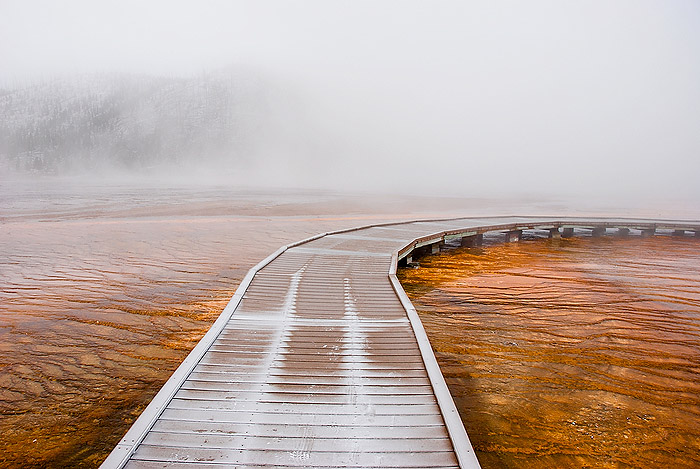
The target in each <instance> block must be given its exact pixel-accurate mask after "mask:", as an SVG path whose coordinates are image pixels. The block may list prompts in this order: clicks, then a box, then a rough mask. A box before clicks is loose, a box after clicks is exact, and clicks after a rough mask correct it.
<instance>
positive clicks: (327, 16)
mask: <svg viewBox="0 0 700 469" xmlns="http://www.w3.org/2000/svg"><path fill="white" fill-rule="evenodd" d="M222 67H232V68H234V69H235V68H242V69H246V70H253V71H255V73H259V74H260V75H261V76H265V77H266V78H267V79H268V80H270V82H273V83H276V84H277V85H278V86H279V89H278V90H277V93H278V94H282V95H284V93H285V92H289V94H290V96H291V95H293V98H290V102H292V103H293V104H289V103H287V104H285V105H284V106H280V108H279V109H278V112H279V115H278V116H277V128H276V129H275V130H274V131H273V132H271V134H270V135H268V136H267V137H268V142H267V145H266V147H265V148H266V151H267V152H268V153H269V155H273V156H269V157H268V158H267V159H265V158H263V160H264V161H263V162H262V163H261V165H264V164H268V166H269V168H267V169H269V170H271V171H273V172H274V171H275V169H274V168H276V171H277V176H276V177H278V178H282V179H283V178H285V177H289V175H290V174H291V175H292V176H293V177H294V178H298V179H299V180H300V181H303V180H304V179H312V180H313V179H317V178H318V176H319V174H321V173H322V172H323V171H324V168H326V169H328V170H332V172H333V173H334V174H342V176H341V177H336V178H327V179H326V180H327V181H333V182H332V183H333V184H338V185H343V184H348V185H351V186H352V185H360V186H362V185H366V186H367V187H376V186H379V185H381V184H383V182H382V181H385V180H387V179H391V180H392V181H394V182H393V184H397V181H405V183H406V184H407V185H415V186H419V187H422V188H427V189H428V190H442V191H444V192H450V191H452V192H465V191H466V193H470V192H472V189H473V191H486V190H490V191H496V192H497V191H501V190H510V189H512V188H513V187H516V186H517V187H525V188H528V189H529V190H531V191H534V192H541V193H556V192H559V191H564V190H571V191H574V192H575V193H579V194H582V195H584V194H587V193H596V192H598V193H604V194H610V195H611V196H617V195H620V194H632V195H642V194H646V195H648V194H657V193H658V194H660V195H661V194H673V195H678V196H682V197H685V198H691V199H692V200H695V201H697V202H698V203H700V183H699V182H698V179H699V177H698V176H700V1H697V0H687V1H674V0H664V1H658V0H650V1H644V0H629V1H620V0H619V1H615V0H601V1H590V0H589V1H564V0H551V1H439V0H438V1H422V2H417V1H409V0H401V1H377V0H375V1H361V0H352V1H333V0H320V1H302V0H299V1H278V2H270V1H252V0H251V1H248V2H241V1H205V0H200V1H172V0H171V1H160V0H157V1H156V0H153V1H143V0H141V1H131V0H119V1H99V0H91V1H87V0H86V1H72V0H65V1H60V2H59V1H37V0H17V1H14V0H0V83H14V82H17V81H22V80H25V79H36V78H46V77H50V76H54V75H57V74H59V75H66V74H69V75H70V74H75V73H83V72H93V71H99V72H104V71H119V72H124V71H127V72H138V73H150V74H168V75H179V74H192V73H199V72H201V71H208V70H216V69H219V68H222ZM265 161H266V162H267V163H265ZM306 182H308V181H306ZM469 188H472V189H469Z"/></svg>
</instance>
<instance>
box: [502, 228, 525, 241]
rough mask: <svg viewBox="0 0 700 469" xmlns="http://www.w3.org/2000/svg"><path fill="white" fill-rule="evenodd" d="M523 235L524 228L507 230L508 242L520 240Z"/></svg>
mask: <svg viewBox="0 0 700 469" xmlns="http://www.w3.org/2000/svg"><path fill="white" fill-rule="evenodd" d="M522 236H523V230H512V231H506V243H515V242H518V241H520V238H521V237H522Z"/></svg>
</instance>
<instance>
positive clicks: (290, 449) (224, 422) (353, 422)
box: [102, 217, 700, 468]
mask: <svg viewBox="0 0 700 469" xmlns="http://www.w3.org/2000/svg"><path fill="white" fill-rule="evenodd" d="M574 228H575V229H578V230H590V232H592V233H593V234H594V235H600V234H602V233H604V232H605V230H606V229H608V228H611V229H612V228H617V229H618V230H619V232H620V233H623V234H627V232H628V231H627V230H630V229H631V230H640V231H641V232H643V233H645V234H653V233H654V231H658V230H671V231H673V232H674V233H675V234H683V232H684V231H683V230H687V231H691V232H695V235H696V236H697V235H698V232H699V231H700V223H697V222H692V223H691V222H675V221H649V220H606V219H587V220H581V219H568V220H557V219H547V218H538V219H530V218H515V217H508V218H481V219H474V218H463V219H451V220H438V221H417V222H409V223H399V224H388V225H376V226H370V227H365V228H359V229H354V230H346V231H341V232H335V233H327V234H323V235H319V236H316V237H313V238H311V239H308V240H304V241H302V242H299V243H295V244H293V245H289V246H285V247H283V248H281V249H280V250H278V251H277V252H275V253H274V254H272V255H271V256H270V257H268V258H267V259H265V260H264V261H262V262H261V263H260V264H258V265H257V266H256V267H254V268H253V269H252V270H251V271H250V272H249V273H248V275H247V276H246V278H245V279H244V280H243V282H242V284H241V285H240V287H239V289H238V291H237V292H236V294H235V295H234V296H233V298H232V299H231V301H230V303H229V304H228V306H227V307H226V309H225V310H224V311H223V313H222V314H221V316H220V317H219V319H218V320H217V321H216V323H215V324H214V325H213V326H212V328H211V329H210V330H209V332H208V333H207V334H206V335H205V337H204V338H203V339H202V341H201V342H200V343H199V344H198V345H197V346H196V347H195V349H194V350H193V351H192V353H190V355H189V356H188V357H187V358H186V359H185V361H184V362H183V363H182V365H181V366H180V367H179V368H178V369H177V371H176V372H175V373H174V374H173V376H172V377H171V378H170V380H169V381H168V382H167V383H166V384H165V385H164V387H163V388H162V389H161V391H160V392H159V393H158V395H157V396H156V397H155V398H154V400H153V401H152V403H151V404H150V405H149V406H148V407H147V408H146V410H145V411H144V412H143V414H142V415H141V417H139V419H138V420H137V421H136V422H135V423H134V425H133V426H132V428H131V429H130V430H129V432H128V433H127V434H126V436H125V437H124V438H123V439H122V441H121V442H120V443H119V444H118V445H117V447H116V448H115V449H114V450H113V451H112V453H111V454H110V455H109V457H108V458H107V459H106V460H105V462H104V463H103V466H102V467H105V468H113V467H114V468H116V467H129V468H156V467H176V468H181V467H195V466H196V467H216V468H221V467H226V466H228V467H271V466H272V467H358V468H359V467H363V468H367V467H393V468H398V467H425V468H427V467H431V468H438V467H440V468H447V467H452V468H454V467H463V468H476V467H479V463H478V461H477V459H476V457H475V455H474V451H473V449H472V447H471V444H470V443H469V439H468V437H467V434H466V432H465V430H464V427H463V425H462V423H461V420H460V418H459V416H458V414H457V411H456V409H455V407H454V403H453V402H452V398H451V397H450V394H449V392H448V390H447V387H446V385H445V382H444V379H443V377H442V374H441V373H440V370H439V368H438V366H437V363H436V361H435V357H434V355H433V352H432V349H431V347H430V343H429V342H428V339H427V337H426V336H425V332H424V330H423V327H422V325H421V323H420V320H419V319H418V316H417V314H416V312H415V310H414V309H413V306H412V305H411V303H410V301H409V300H408V298H407V297H406V295H405V293H404V291H403V289H402V288H401V286H400V285H399V283H398V280H397V279H396V276H395V273H396V266H397V263H398V261H399V260H400V259H402V258H406V257H410V256H411V255H412V253H413V252H414V251H415V250H420V249H422V250H426V249H428V250H432V251H435V250H436V248H437V247H439V246H440V245H441V244H442V243H444V242H449V241H454V240H459V239H464V240H467V241H472V240H478V239H479V235H480V234H482V233H487V232H507V233H509V234H507V235H506V238H507V239H511V240H512V239H517V238H518V237H519V236H520V233H521V231H522V230H527V229H548V230H551V233H555V232H556V234H559V233H561V231H560V230H564V232H565V233H569V234H571V233H572V232H573V229H574ZM567 229H568V230H570V231H568V232H567ZM514 234H515V235H517V236H515V235H514Z"/></svg>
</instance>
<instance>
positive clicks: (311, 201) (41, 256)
mask: <svg viewBox="0 0 700 469" xmlns="http://www.w3.org/2000/svg"><path fill="white" fill-rule="evenodd" d="M0 200H2V204H0V284H1V285H2V288H1V289H0V339H1V340H0V414H1V415H2V419H0V435H2V438H1V439H0V466H15V467H32V466H36V467H46V466H50V467H80V466H84V467H94V466H96V465H97V464H99V463H100V462H101V461H102V460H103V459H104V458H105V457H106V455H107V454H108V452H109V451H110V450H111V449H112V448H113V447H114V445H115V444H116V443H117V442H118V440H119V439H120V438H121V437H122V436H123V434H124V433H125V432H126V430H127V429H128V427H129V426H130V424H131V423H132V422H133V421H134V420H135V418H136V417H137V416H138V415H139V414H140V413H141V411H142V410H143V408H144V407H145V406H146V405H147V404H148V402H149V401H150V399H151V398H152V397H153V395H155V393H156V392H157V390H158V389H159V388H160V387H161V385H162V384H163V383H164V382H165V380H167V378H168V377H169V376H170V374H171V373H172V371H173V370H174V369H175V368H176V367H177V366H178V365H179V363H180V362H181V361H182V359H183V358H184V357H185V355H186V354H187V353H188V351H189V350H190V349H191V348H192V347H194V345H195V343H196V342H197V341H198V340H199V338H200V337H201V336H202V335H203V334H204V333H205V332H206V330H207V329H208V328H209V326H210V325H211V323H212V322H213V321H214V319H215V318H216V317H217V316H218V314H219V313H220V312H221V310H222V309H223V308H224V306H225V305H226V303H227V301H228V300H229V298H230V297H231V295H232V294H233V293H234V291H235V288H236V286H237V285H238V283H239V282H240V280H241V279H242V278H243V276H244V275H245V273H246V272H247V270H248V269H249V268H250V267H252V266H253V265H254V264H255V263H257V262H258V261H260V260H261V259H263V258H265V257H266V256H267V255H269V254H270V253H271V252H273V251H274V250H275V249H277V248H278V247H280V246H281V245H283V244H286V243H288V242H291V241H297V240H299V239H302V238H304V237H307V236H310V235H313V234H317V233H319V232H323V231H326V230H332V229H339V228H343V227H352V226H357V225H362V224H368V223H372V222H377V221H378V220H387V219H389V220H391V219H396V218H400V219H405V218H407V217H410V214H408V213H407V212H398V213H395V212H390V211H384V212H383V214H381V215H376V214H375V215H371V213H372V207H374V210H375V211H376V210H377V205H378V204H377V203H373V205H372V206H367V204H365V201H358V200H355V201H354V202H352V203H350V202H348V200H347V198H343V199H341V198H339V197H337V196H336V197H332V196H327V195H323V194H307V193H288V192H287V193H281V192H280V193H270V192H267V193H251V192H232V191H223V190H211V189H209V190H195V189H186V190H185V189H178V190H175V189H170V188H167V187H161V188H153V189H148V190H146V189H137V188H133V187H119V186H115V187H107V188H101V187H97V186H93V187H87V188H85V187H62V186H61V187H53V186H51V187H41V188H39V189H34V188H32V187H25V186H21V187H9V188H8V187H0ZM387 205H390V204H387V203H385V204H384V208H386V206H387ZM396 208H397V206H396V205H394V206H392V207H390V208H389V210H393V209H396ZM357 213H363V214H362V215H357ZM367 213H370V214H369V215H367Z"/></svg>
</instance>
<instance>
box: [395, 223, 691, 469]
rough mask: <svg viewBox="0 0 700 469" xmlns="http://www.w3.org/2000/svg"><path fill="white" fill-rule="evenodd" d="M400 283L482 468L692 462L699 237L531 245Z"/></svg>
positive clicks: (430, 265) (501, 248)
mask: <svg viewBox="0 0 700 469" xmlns="http://www.w3.org/2000/svg"><path fill="white" fill-rule="evenodd" d="M420 265H421V266H420V268H418V269H404V270H403V271H401V272H400V276H401V280H402V282H403V285H404V286H405V288H406V290H407V292H408V294H409V296H410V297H411V299H412V300H413V302H414V304H415V306H416V308H417V309H418V310H419V313H420V315H421V318H422V320H423V323H424V324H425V327H426V330H427V332H428V335H429V337H430V340H431V342H432V344H433V348H434V349H435V350H436V353H437V357H438V361H439V363H440V366H441V368H442V370H443V372H444V374H445V376H446V379H447V383H448V386H449V388H450V391H451V392H452V394H453V396H454V398H455V402H456V404H457V406H458V408H459V410H460V413H461V415H462V420H463V421H464V423H465V426H466V428H467V431H468V433H469V435H470V439H471V441H472V444H473V445H474V447H475V450H476V451H477V454H478V457H479V460H480V461H481V463H482V465H483V467H485V468H490V467H494V468H496V467H541V468H545V467H546V468H549V467H658V468H666V467H698V466H700V241H699V240H697V239H692V238H684V239H678V238H671V237H664V238H663V239H661V238H659V237H657V238H654V239H640V238H634V239H633V238H629V239H620V238H611V237H606V238H603V239H592V238H575V239H568V240H560V241H557V240H552V241H549V240H537V241H527V242H521V243H515V244H508V245H500V244H499V245H491V246H488V247H486V248H484V249H458V250H455V251H452V252H449V253H443V254H442V255H440V256H430V257H426V258H423V259H421V262H420Z"/></svg>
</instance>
